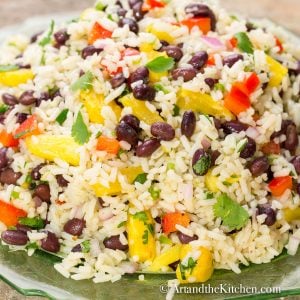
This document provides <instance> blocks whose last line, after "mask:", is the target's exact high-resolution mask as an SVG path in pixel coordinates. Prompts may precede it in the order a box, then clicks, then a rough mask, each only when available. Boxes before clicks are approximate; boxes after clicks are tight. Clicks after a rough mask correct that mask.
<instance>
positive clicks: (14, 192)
mask: <svg viewBox="0 0 300 300" xmlns="http://www.w3.org/2000/svg"><path fill="white" fill-rule="evenodd" d="M11 197H12V198H14V199H18V198H19V197H20V193H18V192H16V191H12V192H11Z"/></svg>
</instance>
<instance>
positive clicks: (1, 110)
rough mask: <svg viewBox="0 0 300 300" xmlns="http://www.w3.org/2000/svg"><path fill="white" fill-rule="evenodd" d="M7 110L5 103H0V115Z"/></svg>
mask: <svg viewBox="0 0 300 300" xmlns="http://www.w3.org/2000/svg"><path fill="white" fill-rule="evenodd" d="M8 110H9V106H8V105H5V104H2V105H0V115H2V114H4V113H6V112H7V111H8Z"/></svg>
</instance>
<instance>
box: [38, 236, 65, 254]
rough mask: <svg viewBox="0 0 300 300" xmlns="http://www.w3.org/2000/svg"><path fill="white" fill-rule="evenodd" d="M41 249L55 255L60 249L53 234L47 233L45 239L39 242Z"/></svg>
mask: <svg viewBox="0 0 300 300" xmlns="http://www.w3.org/2000/svg"><path fill="white" fill-rule="evenodd" d="M41 248H42V249H44V250H46V251H48V252H53V253H57V252H58V251H59V249H60V244H59V241H58V238H57V236H56V235H55V234H54V233H53V232H50V231H48V232H47V237H46V238H44V239H42V241H41Z"/></svg>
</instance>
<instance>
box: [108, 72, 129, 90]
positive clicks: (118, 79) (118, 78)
mask: <svg viewBox="0 0 300 300" xmlns="http://www.w3.org/2000/svg"><path fill="white" fill-rule="evenodd" d="M125 81H126V79H125V77H124V75H123V73H119V74H117V75H115V76H114V77H113V78H112V79H111V80H110V81H109V82H110V85H111V87H112V88H113V89H116V88H118V87H119V86H121V85H122V84H123V83H124V82H125Z"/></svg>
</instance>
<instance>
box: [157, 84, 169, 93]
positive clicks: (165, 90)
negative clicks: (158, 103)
mask: <svg viewBox="0 0 300 300" xmlns="http://www.w3.org/2000/svg"><path fill="white" fill-rule="evenodd" d="M153 87H154V88H155V90H156V91H157V92H160V91H161V92H163V93H164V94H168V92H169V91H168V90H167V89H165V88H164V87H163V86H162V85H161V84H160V83H155V84H154V85H153Z"/></svg>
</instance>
